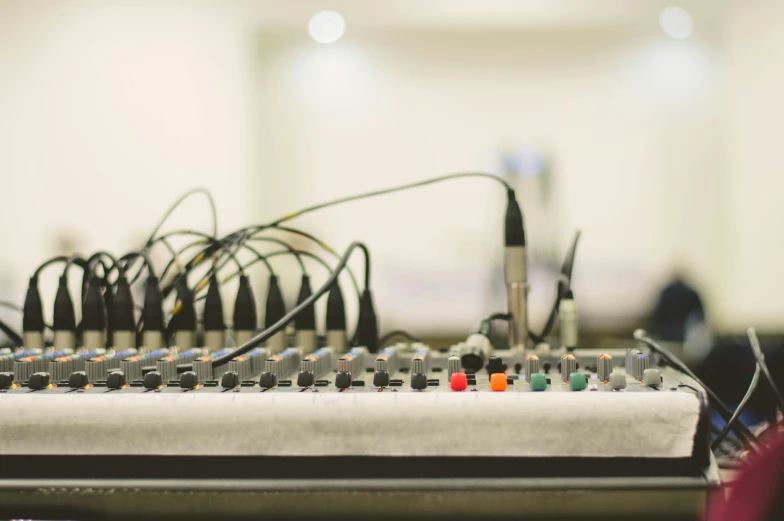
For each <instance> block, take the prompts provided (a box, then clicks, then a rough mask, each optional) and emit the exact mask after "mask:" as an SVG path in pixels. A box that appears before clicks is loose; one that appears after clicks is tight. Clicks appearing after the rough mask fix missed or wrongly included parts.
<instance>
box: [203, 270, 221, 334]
mask: <svg viewBox="0 0 784 521" xmlns="http://www.w3.org/2000/svg"><path fill="white" fill-rule="evenodd" d="M209 284H210V285H209V288H207V298H206V299H205V300H204V330H205V331H223V330H225V329H226V323H225V322H224V321H223V300H222V299H221V294H220V285H219V284H218V278H217V277H216V276H215V275H214V274H213V275H212V276H210V278H209Z"/></svg>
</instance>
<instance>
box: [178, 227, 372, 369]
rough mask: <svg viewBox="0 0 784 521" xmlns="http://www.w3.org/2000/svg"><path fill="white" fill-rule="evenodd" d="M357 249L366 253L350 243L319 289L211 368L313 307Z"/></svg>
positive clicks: (273, 332) (273, 333)
mask: <svg viewBox="0 0 784 521" xmlns="http://www.w3.org/2000/svg"><path fill="white" fill-rule="evenodd" d="M357 248H361V249H362V250H363V251H365V252H367V248H366V247H365V246H364V244H362V243H361V242H352V243H351V245H349V247H348V249H346V252H345V253H344V254H343V256H342V257H341V258H340V262H338V264H337V266H335V269H334V270H332V272H331V273H330V276H329V278H328V279H327V281H326V282H324V284H322V285H321V287H319V289H317V290H316V291H315V292H314V293H313V294H312V295H311V296H310V297H308V298H307V299H305V300H303V301H302V302H300V303H299V304H298V305H297V306H296V307H295V308H294V309H292V310H291V311H289V312H288V313H286V315H284V316H283V318H281V319H280V320H278V321H277V322H275V324H273V325H272V326H271V327H268V328H267V329H265V330H264V331H262V332H261V333H259V334H258V335H256V336H254V337H253V338H251V339H250V340H249V341H248V342H245V343H244V344H242V345H241V346H240V347H238V348H237V349H235V350H234V351H232V352H231V353H228V354H226V355H224V356H221V357H218V358H216V359H215V360H213V361H212V366H213V367H219V366H221V365H224V364H227V363H229V361H231V360H232V359H233V358H236V357H238V356H240V355H243V354H245V353H247V352H248V351H250V350H251V349H253V348H254V347H257V346H259V345H261V344H263V343H264V342H266V341H267V340H269V339H270V338H271V337H272V336H273V335H275V333H277V332H278V331H281V330H282V329H283V328H285V327H286V325H287V324H288V323H289V322H291V321H292V320H294V318H296V316H297V315H299V314H300V313H301V312H302V311H303V310H304V309H307V308H308V307H309V306H311V305H313V303H314V302H316V300H318V299H319V298H321V297H322V296H323V295H324V294H326V293H327V292H328V291H329V289H330V288H331V287H332V284H334V283H335V281H336V280H337V279H338V275H340V272H341V271H343V270H344V269H345V268H346V265H347V264H348V260H349V258H350V257H351V254H352V253H353V252H354V250H356V249H357ZM191 368H192V365H191V364H183V365H180V366H177V370H178V371H189V370H190V369H191Z"/></svg>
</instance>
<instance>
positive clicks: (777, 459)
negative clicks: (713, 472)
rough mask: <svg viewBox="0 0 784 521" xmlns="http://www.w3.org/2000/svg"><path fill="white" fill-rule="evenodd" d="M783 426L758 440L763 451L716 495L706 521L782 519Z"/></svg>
mask: <svg viewBox="0 0 784 521" xmlns="http://www.w3.org/2000/svg"><path fill="white" fill-rule="evenodd" d="M782 428H784V423H782V422H779V423H778V425H777V426H776V429H771V432H769V433H766V434H765V435H763V436H762V437H761V440H760V441H761V446H763V447H764V448H763V449H762V450H761V452H760V453H759V454H757V455H753V456H751V457H750V459H749V462H748V464H747V466H746V467H744V468H743V470H741V471H739V474H738V475H737V476H736V478H735V479H733V480H732V481H731V482H729V483H725V484H724V485H722V487H721V488H720V489H719V490H718V491H716V493H715V494H714V495H713V497H712V498H711V501H710V504H709V505H708V513H707V515H706V520H707V521H740V520H743V521H763V520H764V521H768V520H776V521H781V520H782V519H784V435H782V434H781V430H782Z"/></svg>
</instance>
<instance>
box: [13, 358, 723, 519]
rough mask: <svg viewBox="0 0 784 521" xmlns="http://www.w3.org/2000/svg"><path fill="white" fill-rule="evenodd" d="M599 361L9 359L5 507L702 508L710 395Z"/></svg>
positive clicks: (668, 373)
mask: <svg viewBox="0 0 784 521" xmlns="http://www.w3.org/2000/svg"><path fill="white" fill-rule="evenodd" d="M596 352H597V351H595V350H580V349H578V350H574V351H570V352H568V353H567V352H562V353H556V354H554V355H541V356H537V355H534V354H528V355H527V356H524V355H523V354H522V353H519V352H514V351H496V352H495V354H494V355H491V354H490V351H489V350H486V351H485V352H483V351H477V350H476V349H473V348H470V347H468V346H466V345H465V344H461V345H457V346H455V347H454V348H452V349H450V350H445V351H443V352H439V351H434V350H431V349H428V348H427V346H425V345H422V344H413V345H408V344H397V345H393V346H389V347H386V348H384V349H382V350H381V351H379V352H378V353H376V354H370V353H368V351H367V349H365V348H363V347H355V348H352V349H350V350H348V351H347V352H344V353H338V352H335V350H333V349H332V348H329V347H325V348H321V349H318V350H316V351H314V352H312V353H310V354H307V355H306V354H304V353H303V352H302V350H301V349H297V348H288V349H285V350H283V351H281V352H279V353H277V354H269V353H268V352H267V351H266V349H264V348H257V349H255V350H253V351H251V352H249V353H248V354H247V355H243V356H240V357H237V358H236V359H234V360H232V361H231V362H229V363H228V364H226V365H224V366H221V367H220V368H216V369H215V370H213V369H212V367H211V365H210V364H207V363H204V362H206V361H208V360H210V359H215V358H216V357H217V356H220V355H221V354H223V352H222V351H218V352H215V353H208V352H207V351H206V350H200V349H189V350H183V351H182V352H177V349H170V350H167V349H160V350H154V351H147V350H144V349H139V350H135V349H130V350H126V351H122V352H113V351H111V350H109V351H107V352H105V353H96V352H84V351H82V352H80V351H75V352H74V353H51V352H43V353H38V354H36V353H31V352H29V351H21V350H20V351H17V352H6V353H4V354H3V355H2V357H1V358H0V370H1V371H2V374H0V387H2V393H0V417H1V418H2V432H3V434H2V437H1V438H0V498H2V499H1V500H0V505H3V506H2V507H0V515H4V513H5V514H8V515H13V514H14V512H15V511H14V506H15V505H16V506H17V507H19V506H20V505H25V512H28V513H29V512H30V505H31V504H33V505H37V506H36V509H35V510H34V511H35V512H38V513H40V514H41V515H45V514H47V513H50V512H51V511H57V512H62V511H63V510H64V511H66V512H73V513H75V514H79V516H81V517H84V516H85V515H87V516H88V517H89V516H102V515H106V514H109V513H110V514H111V515H112V516H113V517H129V518H130V517H139V515H156V516H160V515H167V514H171V513H172V512H176V513H177V515H178V516H179V515H181V516H189V517H191V518H192V517H194V516H195V517H202V516H209V515H213V514H215V515H218V514H222V515H226V514H236V515H251V514H252V513H253V512H254V511H255V510H254V509H264V511H265V512H270V513H276V512H277V513H283V512H288V513H289V514H290V513H291V510H290V509H291V508H292V507H294V508H295V511H296V512H298V513H300V514H301V515H303V516H304V515H308V516H311V517H312V516H318V515H321V516H340V515H344V514H346V512H347V511H353V512H355V513H356V512H358V511H360V510H361V511H367V512H374V511H375V510H376V509H378V508H380V507H382V506H385V505H386V506H388V507H389V508H390V510H388V511H387V512H386V513H384V512H376V513H374V514H373V515H374V516H375V517H386V516H388V517H396V518H399V517H404V516H406V515H423V516H432V515H448V514H449V513H450V512H453V511H456V509H458V508H459V511H460V513H461V515H469V514H471V513H472V512H473V513H481V514H483V515H491V514H492V515H496V514H497V515H515V513H516V512H518V511H525V512H528V513H530V514H536V515H551V514H565V513H573V512H575V511H576V509H579V507H578V505H579V502H576V500H577V499H578V498H583V497H584V496H585V495H586V494H589V495H590V496H591V497H593V498H595V500H594V502H592V507H591V508H592V512H594V513H603V514H605V515H624V514H629V513H631V512H639V511H640V508H644V510H645V511H646V512H649V513H651V515H653V514H662V513H667V514H673V513H676V514H682V513H688V512H695V511H698V510H699V508H700V506H701V504H702V502H704V498H705V493H706V490H707V489H708V488H709V486H710V485H711V483H713V480H714V478H713V477H712V467H711V460H710V452H709V448H708V436H707V431H706V429H707V427H706V416H705V415H706V405H705V397H704V395H703V392H702V390H701V389H700V388H699V387H698V386H697V384H696V383H695V382H693V381H691V380H690V379H689V378H688V377H686V376H685V375H682V374H680V373H678V372H676V371H674V370H671V369H663V368H659V367H656V366H655V364H651V361H652V355H650V354H648V353H643V352H640V351H637V350H632V351H608V352H603V353H602V354H601V355H599V356H597V355H596V354H595V353H596ZM186 361H187V362H190V363H192V369H193V370H192V371H187V372H183V373H181V374H178V373H177V365H178V364H180V363H183V362H186ZM153 367H154V370H153ZM390 480H393V481H390ZM243 490H244V491H248V490H250V491H253V494H244V495H242V496H238V495H237V494H238V493H239V491H243ZM185 492H187V493H188V494H191V496H188V497H189V498H192V501H189V502H188V501H185V502H183V495H182V494H183V493H185ZM134 494H135V496H134V497H143V498H145V499H144V500H143V501H139V500H138V499H131V497H132V496H133V495H134ZM466 494H467V495H466ZM297 495H300V496H303V497H305V496H307V497H309V498H314V497H317V498H321V500H320V501H318V502H317V503H316V505H317V507H316V506H313V504H312V503H311V502H304V501H303V502H298V501H297V500H295V499H292V497H295V496H297ZM665 495H666V497H667V500H666V501H664V500H663V499H662V498H663V497H665ZM32 497H35V498H36V499H35V501H31V498H32ZM467 497H470V498H472V499H471V502H470V505H466V502H465V499H466V498H467ZM232 498H233V499H232ZM240 498H241V499H240ZM412 498H413V499H412ZM407 499H411V501H412V502H410V503H406V504H405V505H400V503H399V502H401V501H403V502H405V501H406V500H407ZM506 500H510V501H511V502H509V501H506ZM137 501H139V502H138V503H137ZM433 501H436V502H437V503H438V505H436V504H433V503H432V502H433ZM129 502H133V503H134V505H135V506H134V509H133V510H132V511H124V510H123V509H124V508H125V507H127V506H128V505H129ZM441 503H444V504H441ZM393 504H394V505H395V507H394V509H392V505H393ZM258 511H261V510H258ZM638 517H639V516H638Z"/></svg>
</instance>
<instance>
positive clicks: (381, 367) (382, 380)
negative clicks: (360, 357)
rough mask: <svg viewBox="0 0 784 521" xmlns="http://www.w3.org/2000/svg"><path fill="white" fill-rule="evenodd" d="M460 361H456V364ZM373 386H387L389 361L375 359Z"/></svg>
mask: <svg viewBox="0 0 784 521" xmlns="http://www.w3.org/2000/svg"><path fill="white" fill-rule="evenodd" d="M459 361H460V360H459V359H458V362H459ZM373 368H374V370H375V371H374V372H373V385H375V386H376V387H386V386H388V385H389V361H388V360H387V359H386V358H376V361H375V363H374V367H373Z"/></svg>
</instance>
